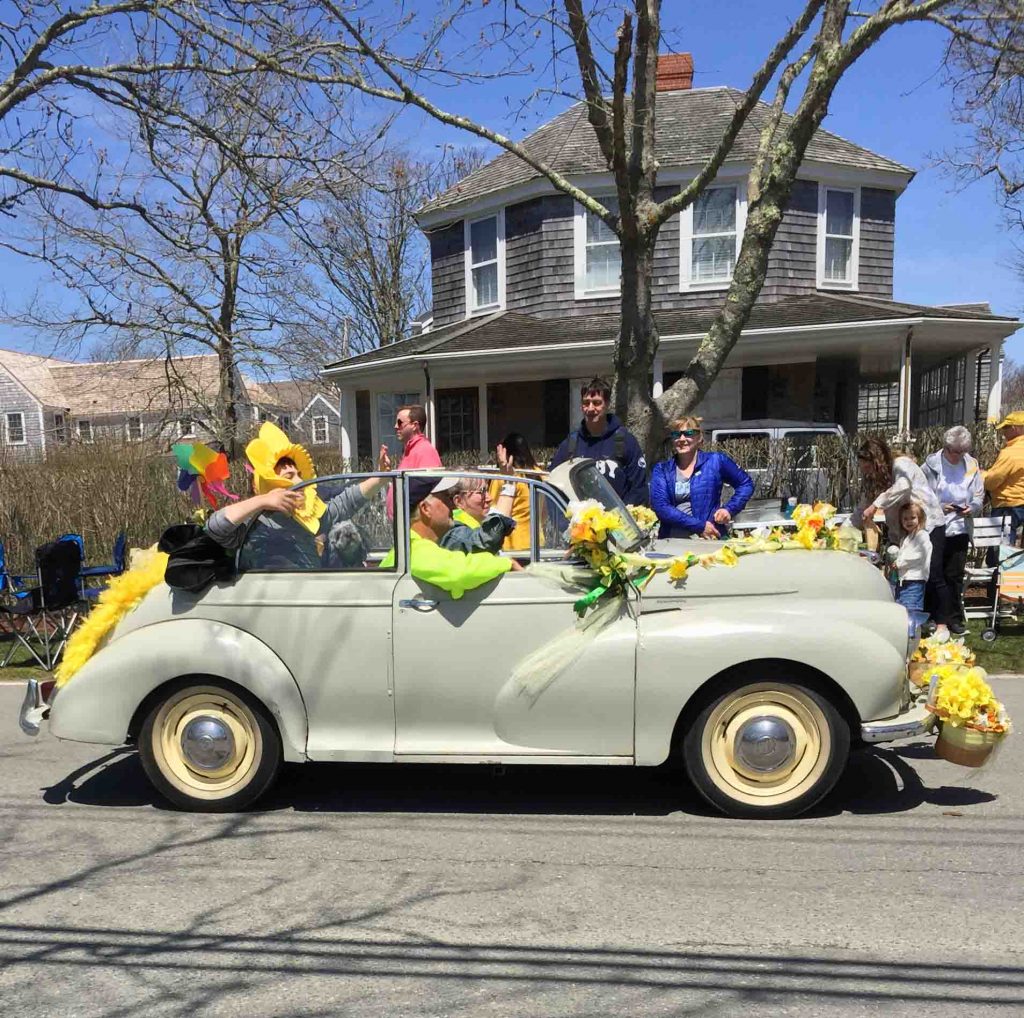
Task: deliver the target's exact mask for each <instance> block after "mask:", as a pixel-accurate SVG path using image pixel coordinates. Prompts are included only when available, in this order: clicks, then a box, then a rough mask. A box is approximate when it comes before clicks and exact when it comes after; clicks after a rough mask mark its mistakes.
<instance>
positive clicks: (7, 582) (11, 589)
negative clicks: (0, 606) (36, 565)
mask: <svg viewBox="0 0 1024 1018" xmlns="http://www.w3.org/2000/svg"><path fill="white" fill-rule="evenodd" d="M32 579H33V577H31V576H25V575H23V574H22V573H12V572H8V570H7V551H6V549H5V548H4V544H3V541H0V601H3V600H6V599H8V598H23V597H25V596H26V594H25V585H26V584H27V583H29V582H31V581H32Z"/></svg>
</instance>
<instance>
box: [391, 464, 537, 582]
mask: <svg viewBox="0 0 1024 1018" xmlns="http://www.w3.org/2000/svg"><path fill="white" fill-rule="evenodd" d="M458 483H459V482H458V478H455V477H446V478H443V479H440V480H439V479H438V478H437V477H436V476H423V475H415V474H411V475H407V476H406V487H407V489H408V492H409V513H410V522H409V558H410V562H409V571H410V572H411V573H412V575H413V576H415V577H416V579H417V580H423V581H424V582H425V583H432V584H433V585H434V586H435V587H440V588H441V589H442V590H446V591H448V593H449V594H451V596H452V598H453V599H455V600H458V599H459V598H460V597H462V595H463V594H464V593H465V592H466V591H467V590H473V589H475V588H476V587H480V586H482V585H483V584H485V583H488V582H490V581H491V580H493V579H495V577H498V576H501V575H502V574H504V573H507V572H509V571H510V570H512V571H516V570H520V569H522V568H523V567H522V566H521V565H520V564H519V563H518V562H516V561H515V559H511V558H502V557H501V556H500V555H493V554H491V553H490V552H477V553H475V554H466V552H463V551H449V550H448V549H447V548H442V547H441V545H440V541H441V538H442V537H444V535H445V534H446V533H447V532H448V531H449V530H450V529H451V526H452V501H451V497H452V496H451V492H452V490H453V489H454V488H455V487H456V486H457V485H458ZM394 561H395V553H394V550H392V551H391V553H390V554H389V555H388V556H387V557H386V558H385V559H384V561H383V562H381V568H384V569H386V568H388V567H389V566H393V565H394Z"/></svg>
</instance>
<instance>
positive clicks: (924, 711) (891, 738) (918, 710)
mask: <svg viewBox="0 0 1024 1018" xmlns="http://www.w3.org/2000/svg"><path fill="white" fill-rule="evenodd" d="M934 724H935V715H934V714H932V712H931V711H930V710H928V708H927V707H925V705H924V704H914V705H913V706H912V707H908V708H907V709H906V710H905V711H904V712H903V713H902V714H897V715H896V717H894V718H883V719H882V720H881V721H867V722H865V723H864V724H862V725H861V726H860V737H861V739H863V740H864V742H869V743H875V742H898V741H899V740H900V739H913V738H914V737H915V736H918V735H925V734H927V733H928V732H930V731H931V730H932V727H933V725H934Z"/></svg>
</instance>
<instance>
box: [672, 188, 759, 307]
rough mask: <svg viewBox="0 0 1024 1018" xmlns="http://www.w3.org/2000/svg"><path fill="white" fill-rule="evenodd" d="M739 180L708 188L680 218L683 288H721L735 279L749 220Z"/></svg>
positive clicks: (680, 255)
mask: <svg viewBox="0 0 1024 1018" xmlns="http://www.w3.org/2000/svg"><path fill="white" fill-rule="evenodd" d="M746 211H747V202H746V192H745V190H744V188H743V187H742V185H740V184H722V185H716V186H715V187H709V188H706V189H705V190H704V191H702V192H701V193H700V194H699V195H698V196H697V199H696V200H695V201H694V203H693V204H692V205H691V206H689V208H687V209H685V210H684V211H683V213H682V215H681V216H680V220H679V227H680V229H679V234H680V241H681V245H682V246H681V249H680V252H679V285H680V289H682V290H721V289H725V288H726V287H727V286H728V285H729V284H730V283H731V282H732V274H733V271H734V270H735V268H736V258H737V256H738V255H739V250H740V241H741V240H742V237H743V227H744V223H745V220H746Z"/></svg>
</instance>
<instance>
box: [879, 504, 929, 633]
mask: <svg viewBox="0 0 1024 1018" xmlns="http://www.w3.org/2000/svg"><path fill="white" fill-rule="evenodd" d="M926 519H927V516H926V513H925V508H924V506H923V505H921V503H920V502H913V501H911V502H907V503H906V504H904V505H903V506H901V507H900V516H899V520H900V529H901V530H902V531H903V538H902V540H901V541H900V546H899V548H898V549H897V548H895V547H892V548H890V549H889V553H890V555H893V553H895V563H896V573H897V575H898V576H899V583H898V585H897V587H896V600H897V602H898V603H899V604H901V605H903V607H904V608H906V609H907V610H908V611H909V612H911V616H912V617H913V615H914V613H919V615H918V620H920V619H921V618H922V617H923V616H924V588H925V584H926V583H927V581H928V570H929V568H930V566H931V561H932V542H931V540H930V538H929V537H928V534H927V532H926V531H925V529H924V528H925V521H926Z"/></svg>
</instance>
